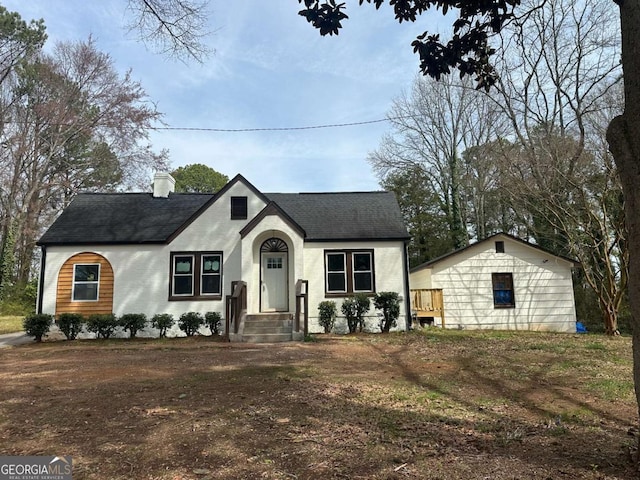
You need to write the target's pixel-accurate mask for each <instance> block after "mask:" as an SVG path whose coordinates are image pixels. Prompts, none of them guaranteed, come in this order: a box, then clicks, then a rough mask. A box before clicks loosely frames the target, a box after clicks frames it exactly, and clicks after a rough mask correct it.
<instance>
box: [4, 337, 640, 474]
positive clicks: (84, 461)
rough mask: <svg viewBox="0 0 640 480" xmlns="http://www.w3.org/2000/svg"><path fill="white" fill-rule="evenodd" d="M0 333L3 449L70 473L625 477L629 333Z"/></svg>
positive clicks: (631, 407) (629, 427)
mask: <svg viewBox="0 0 640 480" xmlns="http://www.w3.org/2000/svg"><path fill="white" fill-rule="evenodd" d="M316 338H319V340H318V341H316V342H307V343H291V344H279V345H248V344H228V343H222V342H214V341H213V340H212V339H211V338H206V337H201V338H194V339H166V340H161V341H160V340H109V341H95V340H93V341H91V340H87V341H74V342H50V343H48V342H45V343H42V344H40V345H38V344H33V345H27V346H22V347H15V348H8V349H3V350H0V382H1V385H2V388H1V389H0V452H1V453H2V454H5V455H71V456H72V457H73V462H74V469H73V477H74V479H96V480H97V479H100V480H104V479H175V480H177V479H199V480H207V479H221V478H224V479H245V478H246V479H254V478H255V479H329V478H340V479H405V478H407V479H411V478H422V479H430V480H436V479H446V480H453V479H464V480H468V479H491V480H493V479H518V480H520V479H523V480H524V479H544V480H546V479H554V480H555V479H567V480H573V479H630V478H636V475H635V474H634V471H633V469H632V467H631V461H630V459H631V457H630V450H631V448H632V447H633V445H634V438H633V436H632V435H633V433H634V432H635V429H634V426H635V425H636V423H637V411H636V407H635V400H634V396H633V384H632V381H631V347H630V341H629V339H626V338H618V339H607V338H603V337H598V336H591V335H582V336H578V335H561V334H556V335H553V334H527V333H520V334H507V333H504V332H502V333H501V332H495V333H468V332H442V331H439V330H429V331H426V333H425V332H423V333H411V334H391V335H358V336H323V335H318V336H316Z"/></svg>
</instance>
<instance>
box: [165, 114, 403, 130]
mask: <svg viewBox="0 0 640 480" xmlns="http://www.w3.org/2000/svg"><path fill="white" fill-rule="evenodd" d="M402 118H408V117H389V118H381V119H378V120H368V121H363V122H351V123H329V124H325V125H308V126H304V127H262V128H206V127H154V128H153V130H177V131H188V132H280V131H289V130H314V129H320V128H340V127H355V126H358V125H370V124H372V123H382V122H389V121H392V120H400V119H402Z"/></svg>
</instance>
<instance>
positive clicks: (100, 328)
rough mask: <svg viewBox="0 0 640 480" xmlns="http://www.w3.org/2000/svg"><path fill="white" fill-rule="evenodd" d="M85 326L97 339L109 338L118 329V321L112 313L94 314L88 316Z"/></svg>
mask: <svg viewBox="0 0 640 480" xmlns="http://www.w3.org/2000/svg"><path fill="white" fill-rule="evenodd" d="M86 324H87V330H88V331H90V332H92V333H95V334H96V337H97V338H109V337H110V336H111V335H113V332H115V330H116V328H117V327H118V320H117V319H116V316H115V315H114V314H113V313H94V314H93V315H89V317H88V318H87V323H86Z"/></svg>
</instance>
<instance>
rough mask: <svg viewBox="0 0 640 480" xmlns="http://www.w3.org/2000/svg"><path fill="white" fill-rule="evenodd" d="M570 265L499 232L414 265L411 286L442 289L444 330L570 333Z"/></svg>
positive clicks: (573, 317)
mask: <svg viewBox="0 0 640 480" xmlns="http://www.w3.org/2000/svg"><path fill="white" fill-rule="evenodd" d="M573 266H574V261H573V260H571V259H568V258H564V257H559V256H557V255H553V254H551V253H549V252H547V251H545V250H544V249H542V248H540V247H538V246H536V245H533V244H531V243H528V242H525V241H523V240H520V239H518V238H516V237H513V236H511V235H507V234H503V233H501V234H496V235H493V236H491V237H489V238H487V239H485V240H482V241H480V242H477V243H475V244H473V245H470V246H468V247H466V248H462V249H460V250H457V251H455V252H452V253H450V254H448V255H445V256H443V257H440V258H437V259H434V260H432V261H430V262H427V263H424V264H422V265H420V266H418V267H415V268H413V269H412V270H411V273H410V285H411V289H412V290H414V289H415V290H420V289H442V296H443V303H444V316H445V327H447V328H472V329H483V328H485V329H501V330H547V331H558V332H575V331H576V310H575V303H574V296H573V284H572V279H571V271H572V267H573ZM434 320H435V323H436V324H438V323H440V321H441V320H440V319H439V318H438V317H434Z"/></svg>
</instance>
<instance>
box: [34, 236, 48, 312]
mask: <svg viewBox="0 0 640 480" xmlns="http://www.w3.org/2000/svg"><path fill="white" fill-rule="evenodd" d="M40 249H41V251H42V255H41V258H40V279H39V281H38V300H37V301H36V313H38V314H40V313H42V293H43V289H44V268H45V265H46V264H47V247H46V246H45V245H42V247H40Z"/></svg>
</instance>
